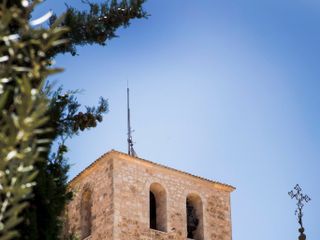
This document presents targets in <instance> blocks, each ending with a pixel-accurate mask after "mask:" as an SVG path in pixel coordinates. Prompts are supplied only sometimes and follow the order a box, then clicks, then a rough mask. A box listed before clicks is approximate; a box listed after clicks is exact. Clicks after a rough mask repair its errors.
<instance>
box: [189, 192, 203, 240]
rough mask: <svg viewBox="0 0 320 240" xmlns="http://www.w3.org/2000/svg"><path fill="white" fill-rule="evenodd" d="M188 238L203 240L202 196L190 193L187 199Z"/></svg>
mask: <svg viewBox="0 0 320 240" xmlns="http://www.w3.org/2000/svg"><path fill="white" fill-rule="evenodd" d="M186 210H187V238H189V239H195V240H203V207H202V201H201V198H200V197H199V196H198V195H196V194H189V195H188V196H187V200H186Z"/></svg>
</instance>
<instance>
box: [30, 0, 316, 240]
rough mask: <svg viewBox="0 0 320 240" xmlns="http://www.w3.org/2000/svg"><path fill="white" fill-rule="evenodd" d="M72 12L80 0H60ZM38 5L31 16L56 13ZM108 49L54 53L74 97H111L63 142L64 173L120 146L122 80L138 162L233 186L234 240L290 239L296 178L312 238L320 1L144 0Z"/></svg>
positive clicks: (50, 5)
mask: <svg viewBox="0 0 320 240" xmlns="http://www.w3.org/2000/svg"><path fill="white" fill-rule="evenodd" d="M66 3H68V4H70V5H73V6H80V5H81V4H80V1H66ZM63 7H64V3H63V1H49V0H48V1H46V3H45V4H43V6H42V7H41V8H40V9H39V11H38V12H36V14H35V17H36V15H38V16H40V15H41V14H42V13H44V12H45V11H47V10H48V9H53V10H54V11H56V12H60V11H61V9H63ZM145 8H146V10H147V11H148V12H149V13H150V14H151V16H150V17H149V19H148V20H138V21H133V22H132V25H131V26H130V27H129V28H128V29H124V30H123V29H121V30H119V31H118V34H119V38H117V39H114V40H112V41H111V42H109V43H108V45H107V46H106V47H101V46H89V47H84V48H79V49H78V50H79V56H77V57H71V56H69V55H64V56H59V57H57V59H56V61H57V65H58V66H63V67H65V68H66V70H65V72H64V73H63V74H59V75H56V76H55V77H53V79H56V80H57V81H58V83H60V84H63V85H64V87H65V88H66V89H84V90H85V91H84V92H83V93H82V94H81V95H80V96H79V98H78V99H79V101H80V102H81V103H82V104H84V105H94V104H96V103H97V101H98V98H99V96H103V97H105V98H108V99H109V103H110V113H108V114H107V115H106V116H105V118H104V121H103V123H102V124H101V125H99V126H98V127H97V128H96V129H93V130H91V131H88V132H85V133H83V134H81V135H80V136H78V137H75V138H74V139H72V140H70V141H69V147H70V153H69V155H68V157H69V159H70V162H71V163H72V168H71V171H70V178H72V177H73V176H75V174H77V173H78V172H80V171H81V170H82V169H83V168H85V167H86V166H87V165H89V164H90V163H91V162H92V161H94V160H95V159H96V158H98V157H99V156H100V155H102V154H103V153H105V152H107V151H109V150H110V149H117V150H120V151H123V152H125V151H126V149H127V148H126V147H127V145H126V82H127V80H128V81H129V82H130V89H131V96H132V99H131V103H132V104H131V111H132V125H133V128H134V129H135V132H134V134H133V135H134V141H135V142H136V144H135V149H136V151H137V153H138V155H139V156H140V157H142V158H145V159H149V160H152V161H154V162H158V163H161V164H165V165H168V166H171V167H174V168H177V169H180V170H184V171H188V172H191V173H193V174H196V175H200V176H203V177H207V178H210V179H214V180H217V181H221V182H225V183H228V184H231V185H234V186H235V187H237V190H236V191H235V192H234V193H233V194H232V220H233V239H235V240H244V239H252V240H257V239H259V240H270V239H275V238H276V239H297V236H298V232H297V222H296V220H295V216H294V215H293V214H294V210H295V202H294V201H292V200H290V198H289V196H288V194H287V192H288V191H289V190H291V189H292V188H293V187H294V185H295V184H296V183H299V184H300V185H301V186H302V187H303V189H304V191H305V192H306V193H308V194H309V195H310V196H311V198H312V201H311V202H310V204H308V206H307V207H306V208H305V217H304V222H305V226H306V233H307V236H308V239H310V240H313V239H318V238H319V236H320V228H319V219H316V217H318V218H319V216H320V189H319V182H320V181H319V180H320V176H319V169H320V162H319V159H320V108H319V106H320V95H319V90H320V81H319V75H320V66H319V63H320V62H319V60H320V44H319V43H320V27H319V26H320V2H319V1H316V0H294V1H285V0H277V1H275V0H268V1H264V0H261V1H257V0H242V1H239V0H232V1H231V0H223V1H222V0H198V1H191V0H184V1H182V0H175V1H172V0H161V1H160V0H150V1H148V2H147V4H146V5H145Z"/></svg>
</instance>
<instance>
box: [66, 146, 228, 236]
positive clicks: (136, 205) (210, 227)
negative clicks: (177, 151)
mask: <svg viewBox="0 0 320 240" xmlns="http://www.w3.org/2000/svg"><path fill="white" fill-rule="evenodd" d="M69 188H70V189H71V190H72V191H73V193H74V198H73V200H72V201H71V202H70V203H69V204H68V206H67V208H66V212H65V215H66V216H65V219H66V220H65V232H66V233H73V234H75V235H76V236H78V237H79V239H81V240H82V239H86V240H105V239H106V240H151V239H154V240H169V239H170V240H186V239H188V238H187V236H188V234H189V231H188V229H191V227H187V225H188V226H189V225H190V224H192V223H190V222H192V221H191V220H192V217H191V218H189V213H187V212H188V211H187V207H186V205H187V204H186V201H190V204H193V208H192V209H193V210H192V211H193V213H194V214H195V216H196V218H197V220H195V221H193V223H195V225H194V226H196V227H195V228H196V229H197V230H195V231H194V232H192V235H193V236H192V238H191V239H195V240H231V239H232V234H231V209H230V193H231V192H232V191H233V190H234V187H232V186H230V185H226V184H222V183H219V182H214V181H211V180H208V179H204V178H201V177H197V176H194V175H191V174H188V173H185V172H182V171H179V170H175V169H172V168H169V167H166V166H162V165H160V164H156V163H153V162H150V161H147V160H144V159H141V158H137V157H132V156H129V155H127V154H124V153H121V152H117V151H114V150H112V151H110V152H108V153H106V154H104V155H103V156H101V157H100V158H99V159H98V160H96V161H95V162H93V163H92V164H91V165H90V166H89V167H87V168H86V169H85V170H84V171H82V172H81V173H80V174H79V175H77V176H76V177H75V178H74V179H73V180H72V181H71V182H70V183H69ZM151 192H152V193H153V195H154V197H155V203H156V209H155V210H154V213H153V214H156V215H157V217H156V218H157V220H155V221H156V222H157V224H158V226H157V230H156V229H153V227H150V226H151V225H150V224H151V223H150V222H151V221H152V220H150V219H151V210H150V209H151V207H150V206H151V200H150V198H151V195H150V194H151ZM187 199H188V200H187ZM190 212H191V211H190ZM187 215H188V216H187ZM187 219H189V220H187ZM190 219H191V220H190ZM189 237H190V236H189Z"/></svg>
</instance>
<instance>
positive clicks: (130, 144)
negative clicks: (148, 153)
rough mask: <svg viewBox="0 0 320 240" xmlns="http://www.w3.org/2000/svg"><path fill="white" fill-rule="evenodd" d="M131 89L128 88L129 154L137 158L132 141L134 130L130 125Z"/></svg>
mask: <svg viewBox="0 0 320 240" xmlns="http://www.w3.org/2000/svg"><path fill="white" fill-rule="evenodd" d="M129 98H130V96H129V87H128V86H127V115H128V116H127V117H128V154H129V155H130V156H136V152H135V151H134V149H133V141H132V135H131V133H132V130H131V123H130V100H129Z"/></svg>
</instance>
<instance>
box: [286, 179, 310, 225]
mask: <svg viewBox="0 0 320 240" xmlns="http://www.w3.org/2000/svg"><path fill="white" fill-rule="evenodd" d="M294 190H295V192H294ZM294 190H292V191H290V192H289V193H288V194H289V196H290V197H291V199H293V198H295V199H296V200H297V201H298V202H297V209H296V211H295V215H297V216H298V222H299V224H300V226H301V228H303V224H302V217H303V212H302V209H303V207H304V202H305V203H307V202H309V201H310V200H311V198H310V197H309V196H308V195H303V193H302V189H301V187H300V186H299V184H297V185H296V186H295V187H294Z"/></svg>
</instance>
